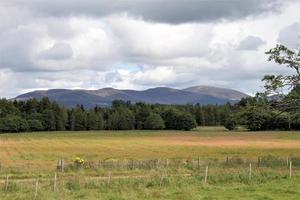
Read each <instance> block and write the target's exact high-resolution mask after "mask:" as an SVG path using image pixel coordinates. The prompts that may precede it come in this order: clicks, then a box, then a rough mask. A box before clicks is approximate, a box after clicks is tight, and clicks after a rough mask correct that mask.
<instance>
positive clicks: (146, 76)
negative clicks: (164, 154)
mask: <svg viewBox="0 0 300 200" xmlns="http://www.w3.org/2000/svg"><path fill="white" fill-rule="evenodd" d="M4 2H5V3H4ZM184 2H189V3H184ZM224 2H225V1H224ZM224 2H223V1H208V0H207V1H206V0H204V1H198V0H197V1H196V0H187V1H175V0H165V1H159V0H152V1H150V0H120V1H118V0H117V1H114V2H111V1H102V0H97V1H96V0H85V1H83V0H79V1H73V0H72V1H71V0H60V1H58V0H52V1H39V0H26V1H25V0H10V1H0V84H1V88H0V94H1V96H6V97H14V96H16V95H18V94H20V93H23V92H27V91H30V90H36V89H47V88H84V89H97V88H101V87H116V88H123V89H125V88H126V89H128V88H129V89H146V88H149V87H154V86H169V87H175V88H184V87H188V86H192V85H199V84H204V85H215V86H221V87H229V88H234V89H240V90H242V91H243V92H247V93H255V91H257V90H259V89H260V85H261V84H262V83H261V81H260V79H261V77H263V75H264V74H272V73H288V72H287V71H286V69H285V68H283V67H281V66H277V65H275V64H273V63H268V62H267V56H266V55H265V54H264V51H266V50H267V49H269V48H272V47H274V45H275V44H276V42H277V39H278V40H279V41H282V42H284V41H287V43H290V44H292V43H294V42H293V41H294V39H290V38H291V37H294V36H295V32H297V33H298V32H299V31H298V26H299V23H300V21H299V19H300V16H299V10H298V7H299V5H300V2H297V1H293V2H289V1H288V2H287V3H286V1H284V2H285V3H280V2H279V1H268V0H267V1H263V0H249V1H235V0H229V1H226V3H224ZM278 11H280V12H278ZM289 40H291V41H289ZM295 40H296V41H298V36H296V39H295Z"/></svg>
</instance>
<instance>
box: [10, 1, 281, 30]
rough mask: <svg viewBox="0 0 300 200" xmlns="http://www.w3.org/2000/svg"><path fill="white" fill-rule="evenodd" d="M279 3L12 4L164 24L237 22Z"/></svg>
mask: <svg viewBox="0 0 300 200" xmlns="http://www.w3.org/2000/svg"><path fill="white" fill-rule="evenodd" d="M279 2H280V1H278V0H275V1H274V0H273V1H272V0H247V1H242V0H226V1H225V0H216V1H211V0H185V1H184V0H114V1H107V0H77V1H74V0H64V1H61V0H51V1H40V0H26V1H25V0H11V1H10V4H16V5H18V6H20V5H22V6H24V7H27V8H29V9H32V10H35V12H37V13H38V14H39V15H45V14H48V15H50V16H53V15H55V16H59V15H62V16H64V15H88V16H98V17H99V16H100V17H101V16H107V15H110V14H116V13H121V12H126V13H128V14H129V15H133V16H137V17H142V18H144V19H145V20H150V21H156V22H164V23H175V24H177V23H186V22H197V21H201V22H209V21H215V20H220V19H228V20H235V19H241V18H244V17H248V16H252V15H257V14H260V13H264V12H268V11H277V10H278V8H279V7H280V5H281V4H280V3H279Z"/></svg>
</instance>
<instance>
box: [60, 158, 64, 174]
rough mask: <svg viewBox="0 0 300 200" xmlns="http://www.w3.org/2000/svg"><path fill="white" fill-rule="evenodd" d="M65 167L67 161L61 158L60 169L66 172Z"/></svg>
mask: <svg viewBox="0 0 300 200" xmlns="http://www.w3.org/2000/svg"><path fill="white" fill-rule="evenodd" d="M64 168H65V161H64V160H63V159H61V160H60V170H61V172H64Z"/></svg>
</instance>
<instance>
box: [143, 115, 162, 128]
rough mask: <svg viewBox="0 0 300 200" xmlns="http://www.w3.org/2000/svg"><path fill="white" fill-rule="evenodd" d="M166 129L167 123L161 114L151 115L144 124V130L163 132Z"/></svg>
mask: <svg viewBox="0 0 300 200" xmlns="http://www.w3.org/2000/svg"><path fill="white" fill-rule="evenodd" d="M164 128H165V122H164V120H163V119H162V117H161V116H160V115H159V114H156V113H151V114H150V115H149V116H148V117H147V119H146V121H145V124H144V129H149V130H161V129H164Z"/></svg>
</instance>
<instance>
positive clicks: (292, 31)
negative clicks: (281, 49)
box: [277, 22, 300, 48]
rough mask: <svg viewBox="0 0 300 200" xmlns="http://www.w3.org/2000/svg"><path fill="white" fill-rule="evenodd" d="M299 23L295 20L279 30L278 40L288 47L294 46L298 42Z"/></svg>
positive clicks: (299, 36) (299, 34) (297, 44)
mask: <svg viewBox="0 0 300 200" xmlns="http://www.w3.org/2000/svg"><path fill="white" fill-rule="evenodd" d="M299 38H300V23H299V22H296V23H293V24H290V25H289V26H286V27H284V28H283V29H281V30H280V32H279V36H278V39H277V40H278V42H280V43H282V44H284V45H287V46H288V47H290V48H296V47H297V46H299V44H300V39H299Z"/></svg>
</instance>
